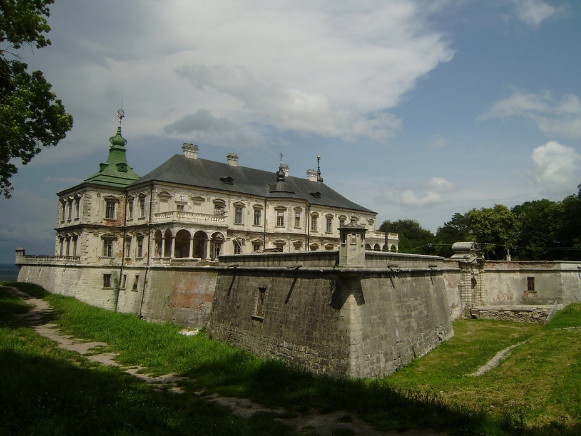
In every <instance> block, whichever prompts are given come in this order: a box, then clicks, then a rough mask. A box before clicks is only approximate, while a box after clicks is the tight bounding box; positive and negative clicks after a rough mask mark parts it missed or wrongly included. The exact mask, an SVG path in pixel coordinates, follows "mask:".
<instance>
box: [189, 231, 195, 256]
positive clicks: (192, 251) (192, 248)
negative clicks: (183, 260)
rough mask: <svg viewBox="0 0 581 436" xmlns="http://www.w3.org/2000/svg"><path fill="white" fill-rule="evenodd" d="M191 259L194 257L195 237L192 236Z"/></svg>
mask: <svg viewBox="0 0 581 436" xmlns="http://www.w3.org/2000/svg"><path fill="white" fill-rule="evenodd" d="M188 257H189V258H190V259H191V258H192V257H194V237H193V236H192V237H191V238H190V255H189V256H188Z"/></svg>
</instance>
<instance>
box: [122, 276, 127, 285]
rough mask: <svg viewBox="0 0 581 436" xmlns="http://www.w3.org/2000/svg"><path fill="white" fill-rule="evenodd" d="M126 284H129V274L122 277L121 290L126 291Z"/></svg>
mask: <svg viewBox="0 0 581 436" xmlns="http://www.w3.org/2000/svg"><path fill="white" fill-rule="evenodd" d="M126 284H127V274H123V277H121V289H125V285H126Z"/></svg>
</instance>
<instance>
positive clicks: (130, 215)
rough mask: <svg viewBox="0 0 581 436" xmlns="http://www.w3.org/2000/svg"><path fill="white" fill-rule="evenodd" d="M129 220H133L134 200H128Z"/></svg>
mask: <svg viewBox="0 0 581 436" xmlns="http://www.w3.org/2000/svg"><path fill="white" fill-rule="evenodd" d="M127 219H128V220H132V219H133V198H130V199H129V200H127Z"/></svg>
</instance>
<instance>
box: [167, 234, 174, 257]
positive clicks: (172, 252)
mask: <svg viewBox="0 0 581 436" xmlns="http://www.w3.org/2000/svg"><path fill="white" fill-rule="evenodd" d="M175 250H176V238H175V236H172V237H171V251H170V253H169V257H171V258H173V257H174V256H175Z"/></svg>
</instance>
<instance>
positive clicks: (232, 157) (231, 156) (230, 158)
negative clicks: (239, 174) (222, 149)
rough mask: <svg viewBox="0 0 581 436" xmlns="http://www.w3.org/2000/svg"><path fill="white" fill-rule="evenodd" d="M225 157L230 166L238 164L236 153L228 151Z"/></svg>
mask: <svg viewBox="0 0 581 436" xmlns="http://www.w3.org/2000/svg"><path fill="white" fill-rule="evenodd" d="M226 159H228V165H230V166H231V167H237V166H238V155H237V154H236V153H228V154H227V155H226Z"/></svg>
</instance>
